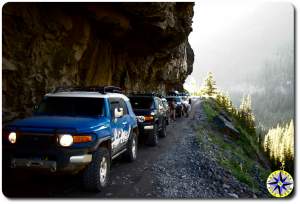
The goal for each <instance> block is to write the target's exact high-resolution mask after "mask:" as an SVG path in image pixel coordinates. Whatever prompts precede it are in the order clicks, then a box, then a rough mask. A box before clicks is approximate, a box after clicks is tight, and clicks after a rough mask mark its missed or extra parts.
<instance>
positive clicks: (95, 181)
mask: <svg viewBox="0 0 300 204" xmlns="http://www.w3.org/2000/svg"><path fill="white" fill-rule="evenodd" d="M103 158H105V159H106V162H107V171H106V178H105V181H104V182H102V183H101V181H100V166H101V162H102V161H103ZM109 175H110V154H109V151H108V149H107V148H104V147H100V148H99V149H98V150H97V151H96V152H94V153H93V159H92V162H91V163H90V164H89V165H88V167H87V168H86V169H85V171H84V172H83V186H84V188H85V189H86V190H88V191H93V192H99V191H101V190H102V189H103V188H104V187H106V186H107V184H108V182H109Z"/></svg>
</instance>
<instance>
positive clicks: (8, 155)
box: [2, 145, 92, 172]
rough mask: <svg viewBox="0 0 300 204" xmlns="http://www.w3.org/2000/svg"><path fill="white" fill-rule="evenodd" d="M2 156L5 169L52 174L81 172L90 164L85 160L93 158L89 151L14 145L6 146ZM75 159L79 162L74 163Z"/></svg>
mask: <svg viewBox="0 0 300 204" xmlns="http://www.w3.org/2000/svg"><path fill="white" fill-rule="evenodd" d="M2 155H3V166H4V167H5V168H24V169H30V170H34V169H37V170H42V171H43V170H45V171H50V172H67V171H79V170H81V169H83V168H84V167H85V166H86V165H87V164H88V163H89V162H90V161H89V160H87V159H85V160H84V158H86V157H88V158H92V157H91V153H90V150H89V149H71V148H60V147H57V148H49V149H39V148H25V147H18V148H16V147H14V146H13V145H9V146H4V147H3V149H2ZM74 156H75V157H74ZM71 158H72V159H71ZM73 158H75V159H76V158H77V160H76V161H75V162H74V159H73ZM78 158H82V159H81V160H80V159H78ZM81 161H82V162H81Z"/></svg>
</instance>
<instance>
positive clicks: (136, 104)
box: [130, 97, 154, 109]
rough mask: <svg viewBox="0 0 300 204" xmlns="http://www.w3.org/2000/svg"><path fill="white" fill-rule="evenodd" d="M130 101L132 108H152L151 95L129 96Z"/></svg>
mask: <svg viewBox="0 0 300 204" xmlns="http://www.w3.org/2000/svg"><path fill="white" fill-rule="evenodd" d="M130 102H131V105H132V107H133V109H154V103H153V98H151V97H130Z"/></svg>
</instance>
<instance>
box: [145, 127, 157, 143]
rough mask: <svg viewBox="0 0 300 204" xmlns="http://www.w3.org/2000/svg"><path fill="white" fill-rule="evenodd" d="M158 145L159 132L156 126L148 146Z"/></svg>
mask: <svg viewBox="0 0 300 204" xmlns="http://www.w3.org/2000/svg"><path fill="white" fill-rule="evenodd" d="M157 144H158V130H157V125H156V124H155V125H154V127H153V133H152V134H149V135H148V139H147V145H149V146H153V147H154V146H156V145H157Z"/></svg>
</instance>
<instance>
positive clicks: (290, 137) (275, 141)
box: [264, 120, 294, 170]
mask: <svg viewBox="0 0 300 204" xmlns="http://www.w3.org/2000/svg"><path fill="white" fill-rule="evenodd" d="M264 151H265V152H266V153H267V154H268V155H269V157H270V159H271V161H273V165H274V166H275V167H276V168H278V167H282V168H289V170H293V160H294V123H293V120H291V122H290V123H289V124H287V125H285V126H281V125H279V124H278V125H277V127H276V128H272V129H270V130H269V131H268V133H267V134H266V135H265V139H264ZM279 162H280V163H281V166H277V164H278V163H279Z"/></svg>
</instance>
